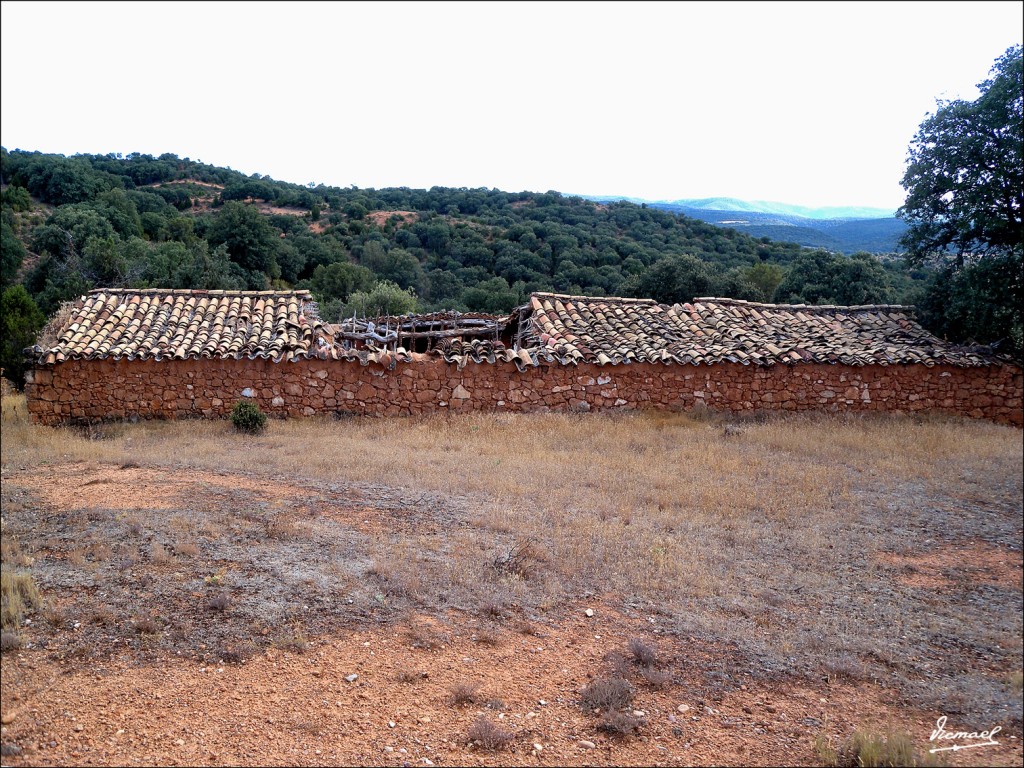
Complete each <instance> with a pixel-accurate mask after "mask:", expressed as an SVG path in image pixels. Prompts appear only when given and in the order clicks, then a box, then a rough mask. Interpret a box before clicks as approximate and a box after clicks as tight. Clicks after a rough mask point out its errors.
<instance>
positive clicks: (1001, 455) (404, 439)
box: [3, 397, 1021, 596]
mask: <svg viewBox="0 0 1024 768" xmlns="http://www.w3.org/2000/svg"><path fill="white" fill-rule="evenodd" d="M723 426H724V424H723V421H722V420H721V419H719V418H716V417H713V416H712V417H708V416H705V417H695V416H690V415H684V414H666V413H637V414H620V415H583V416H581V415H573V414H533V415H512V414H469V415H461V416H448V415H434V416H429V417H423V418H399V419H358V418H357V419H349V420H342V421H335V420H330V419H314V420H292V421H272V422H271V423H270V427H269V430H268V432H267V434H266V435H264V436H261V437H252V436H246V435H241V434H238V433H236V432H234V431H233V430H232V429H231V427H230V424H229V423H228V422H226V421H215V422H209V421H184V422H163V423H161V422H146V423H140V424H135V425H117V426H114V427H107V428H105V429H99V430H93V431H92V432H91V433H87V432H86V431H83V430H76V429H70V428H61V429H53V428H44V427H38V426H35V425H32V424H30V423H29V422H28V421H27V419H26V416H25V405H24V400H23V398H21V397H8V398H5V399H4V403H3V432H4V440H3V462H4V463H5V464H29V465H31V464H45V463H48V462H69V461H85V462H114V463H122V464H124V463H131V464H136V463H138V464H143V465H147V466H166V467H172V468H173V467H193V468H203V469H213V470H228V471H237V472H247V471H250V470H251V469H252V468H253V467H258V470H259V471H260V472H261V473H269V474H275V475H290V476H299V477H311V478H318V479H323V480H329V481H350V482H362V483H384V484H387V485H389V486H401V487H406V488H409V489H420V490H424V491H431V492H438V493H443V494H450V495H456V496H464V497H465V496H468V497H471V498H473V499H475V500H478V501H479V503H478V504H477V505H476V509H477V510H478V519H477V520H475V521H474V523H475V526H474V528H472V529H469V530H462V531H453V532H451V535H450V537H449V541H448V542H446V545H445V546H444V550H445V551H447V552H451V551H458V550H459V548H460V547H467V548H469V549H470V550H472V551H478V550H479V549H480V547H481V546H482V544H483V540H484V539H485V538H486V535H490V536H491V537H492V538H493V536H494V535H500V534H509V535H514V536H515V537H516V538H517V539H519V540H527V539H529V540H533V541H536V542H539V552H540V554H541V556H543V557H544V558H545V559H546V560H547V561H548V562H549V563H550V564H551V567H552V568H554V569H555V570H556V571H557V570H559V569H561V570H563V571H565V573H563V574H562V575H563V576H565V577H569V576H570V575H571V576H572V577H574V578H575V579H580V578H582V579H583V580H584V581H585V580H586V579H588V578H590V577H592V576H594V575H595V574H598V573H600V574H601V578H602V581H603V582H604V586H605V587H607V588H610V589H613V590H616V591H622V592H629V593H640V594H652V593H654V594H662V595H664V594H668V593H672V592H677V591H678V590H680V589H682V590H684V591H685V592H686V593H687V594H689V595H695V596H707V595H723V596H724V595H728V594H729V590H731V589H732V588H733V587H734V585H733V584H732V583H731V582H730V580H729V579H726V578H723V576H724V572H725V570H727V569H729V568H732V567H733V563H732V562H731V561H730V557H729V556H728V552H729V551H731V550H737V551H752V550H755V549H756V548H757V544H758V542H759V539H760V538H761V537H762V536H764V534H765V525H766V524H768V523H771V524H774V525H776V526H777V525H779V524H784V525H785V526H786V527H799V528H800V529H802V535H801V540H800V542H799V543H800V548H801V550H802V551H813V550H815V549H817V548H821V549H824V548H825V547H827V546H828V541H827V538H828V535H829V529H830V525H831V524H834V523H837V521H838V520H839V519H840V518H841V517H843V516H848V515H849V514H850V510H851V507H855V506H856V504H857V503H858V502H857V498H856V497H857V496H858V494H859V493H861V492H863V491H864V489H865V488H867V489H885V488H887V487H889V486H892V485H893V484H911V485H920V486H922V487H925V488H927V487H929V486H933V485H942V484H945V483H948V482H950V481H952V480H955V481H957V482H958V483H960V485H963V486H965V487H966V488H967V489H968V490H969V486H970V483H971V482H972V479H973V480H978V479H979V478H991V477H992V476H994V475H995V476H998V477H1000V478H1007V477H1010V478H1012V477H1017V478H1018V480H1017V481H1016V489H1017V493H1018V494H1019V488H1020V482H1019V477H1020V466H1021V451H1020V432H1019V430H1016V429H1013V428H1009V427H1002V426H997V425H994V424H989V423H985V422H977V421H961V420H920V419H916V420H915V419H909V418H842V417H831V416H827V415H811V416H789V417H781V416H780V417H776V418H770V419H765V420H761V421H749V422H744V423H741V424H739V425H738V429H730V430H725V429H724V428H723ZM97 435H98V436H99V437H100V439H97ZM1006 482H1010V483H1012V482H1014V481H1012V480H1008V481H1006ZM852 485H856V486H857V487H858V488H859V491H858V492H857V493H854V492H853V491H852V490H851V486H852ZM275 524H276V525H279V526H292V527H294V526H293V524H292V523H291V521H288V520H285V519H280V520H279V522H278V523H275ZM282 531H283V528H282ZM481 532H485V533H486V535H485V536H482V535H481ZM487 532H489V533H487ZM405 546H407V547H408V548H409V550H410V551H409V552H407V553H405V554H406V556H396V557H395V558H394V561H393V562H392V563H391V564H389V567H388V570H389V573H391V575H392V577H393V578H398V579H404V580H405V581H407V582H408V586H409V588H410V589H412V590H414V591H418V589H419V588H420V587H421V586H423V588H426V587H425V586H424V585H421V582H422V581H423V580H424V579H427V578H429V575H427V574H425V573H424V572H423V570H422V568H421V561H422V560H423V558H424V557H430V556H432V550H437V549H438V547H440V546H441V545H440V544H439V543H438V542H437V541H435V540H430V541H425V540H421V539H416V538H411V539H409V540H408V541H407V543H406V545H405ZM392 549H393V548H392ZM398 554H399V553H396V555H398ZM433 554H436V552H434V553H433ZM749 567H751V568H752V569H753V571H754V572H756V571H757V566H756V564H752V565H751V566H749ZM786 567H788V568H791V569H792V573H788V574H785V573H784V574H782V575H781V577H786V576H789V577H792V578H795V579H798V580H799V577H800V574H799V570H800V568H799V566H798V565H796V564H793V565H790V566H785V567H783V570H786ZM773 569H774V571H775V572H776V575H777V576H778V575H779V574H778V573H777V572H778V571H779V569H780V565H779V564H778V563H776V564H773ZM454 570H455V571H456V572H455V573H452V574H451V577H452V578H456V579H459V578H460V574H459V573H457V571H458V570H459V569H458V568H455V569H454ZM570 572H571V573H570ZM476 577H477V574H475V573H474V574H473V575H472V576H470V575H468V574H467V575H465V576H464V577H463V578H466V579H475V578H476Z"/></svg>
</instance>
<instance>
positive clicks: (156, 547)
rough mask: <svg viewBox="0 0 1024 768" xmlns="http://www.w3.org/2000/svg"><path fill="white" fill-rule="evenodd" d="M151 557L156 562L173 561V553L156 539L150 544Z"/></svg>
mask: <svg viewBox="0 0 1024 768" xmlns="http://www.w3.org/2000/svg"><path fill="white" fill-rule="evenodd" d="M149 559H150V560H152V561H153V562H154V563H167V562H170V561H171V553H170V552H168V551H167V548H166V547H165V546H164V545H163V544H161V543H159V542H157V541H154V542H153V543H152V544H150V545H149Z"/></svg>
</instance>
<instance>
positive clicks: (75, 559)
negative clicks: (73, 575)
mask: <svg viewBox="0 0 1024 768" xmlns="http://www.w3.org/2000/svg"><path fill="white" fill-rule="evenodd" d="M68 562H69V563H71V565H73V566H75V567H79V568H80V567H81V566H83V565H85V550H83V549H82V548H81V547H75V549H73V550H71V551H70V552H68Z"/></svg>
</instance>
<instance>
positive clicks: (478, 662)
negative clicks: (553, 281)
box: [0, 398, 1024, 766]
mask: <svg viewBox="0 0 1024 768" xmlns="http://www.w3.org/2000/svg"><path fill="white" fill-rule="evenodd" d="M11 403H14V405H13V407H12V406H11ZM22 407H23V404H22ZM741 429H742V433H741V434H740V435H739V437H736V434H735V431H734V432H732V433H723V431H722V428H721V424H719V423H717V422H713V421H712V422H709V423H701V422H689V421H686V420H666V419H664V418H662V417H646V416H643V417H640V416H638V417H636V418H635V419H633V420H616V419H611V418H609V419H603V418H593V419H587V420H579V419H568V418H564V419H563V418H562V417H556V416H554V415H547V416H538V417H536V418H534V417H522V418H512V419H509V418H508V417H498V416H475V417H466V418H464V419H451V420H448V421H440V420H413V419H407V420H390V421H386V420H358V419H357V420H349V421H344V422H333V423H332V422H329V421H327V422H321V421H315V422H277V423H273V424H272V425H271V429H270V431H269V432H268V434H267V435H266V436H264V437H259V438H251V437H244V436H239V435H235V434H232V433H231V431H230V429H229V427H228V426H227V425H225V424H223V423H214V424H209V423H194V424H179V425H174V424H167V425H143V424H140V425H111V426H109V427H107V428H105V429H104V428H98V429H96V430H91V431H89V432H88V433H79V432H75V431H73V430H49V429H42V428H38V427H34V426H31V425H28V424H27V423H26V422H25V421H24V419H23V417H22V416H19V415H18V411H17V402H16V400H15V399H13V398H8V399H5V411H4V424H3V430H4V431H3V451H4V456H3V465H2V470H0V481H2V482H0V490H2V502H3V546H4V553H3V562H4V568H5V571H7V570H8V569H10V572H19V573H27V574H30V575H31V576H32V577H33V579H34V582H35V584H36V585H37V586H38V588H39V592H40V596H41V599H40V602H39V605H38V606H37V607H36V609H35V610H28V611H27V612H26V614H25V618H24V619H23V621H22V622H21V626H19V627H18V628H17V637H18V643H17V644H16V645H15V644H13V643H12V644H11V645H10V646H9V647H8V646H7V643H6V638H7V637H10V636H12V634H13V633H9V632H5V651H4V653H3V656H2V662H0V670H2V679H3V680H2V682H3V685H2V691H0V710H2V718H3V730H2V744H3V747H4V757H3V764H4V765H11V766H19V765H84V764H88V765H194V764H209V765H267V764H274V765H285V764H286V765H324V764H335V765H337V764H346V765H347V764H362V765H446V764H450V765H474V764H480V765H814V764H821V763H822V762H823V759H824V758H823V755H824V754H825V752H823V746H827V745H829V744H831V745H838V744H840V743H841V742H842V741H843V740H844V739H845V738H846V737H847V736H849V735H850V734H851V733H852V732H853V731H854V730H858V729H860V730H863V729H871V730H874V731H877V732H881V733H886V732H899V733H904V734H907V735H909V736H910V738H911V739H912V740H913V742H914V744H915V746H916V747H917V748H918V750H919V753H920V754H922V755H925V754H926V751H927V749H928V747H929V746H934V745H933V744H931V743H930V742H929V740H928V736H929V734H930V732H931V731H932V730H933V729H934V728H935V725H936V719H937V718H938V717H939V716H940V715H942V714H946V715H948V716H949V727H950V729H952V728H954V727H955V728H956V729H957V730H968V729H971V730H974V729H983V728H986V727H991V726H994V725H997V724H998V725H1000V726H1001V728H1002V732H1001V733H1000V734H999V736H998V737H997V738H998V741H999V742H1000V743H999V746H997V747H985V748H982V749H969V750H964V751H961V752H957V753H955V754H952V753H946V757H947V759H948V761H949V763H950V764H953V765H1020V764H1021V762H1022V760H1024V751H1022V748H1021V715H1020V713H1021V701H1020V699H1021V690H1020V680H1019V670H1020V667H1021V618H1020V611H1021V599H1022V557H1021V500H1020V493H1021V480H1020V469H1021V446H1020V433H1019V431H1014V430H1010V429H1006V428H999V427H993V426H991V425H974V424H966V425H965V424H961V423H955V424H948V425H943V424H916V425H915V424H914V423H912V422H906V421H896V422H888V423H879V424H875V425H873V424H868V425H864V424H854V425H846V426H844V425H842V424H836V423H830V422H827V421H810V422H796V423H794V422H782V423H778V424H776V423H773V422H769V423H764V424H745V425H741ZM858 430H861V432H858ZM794 431H799V432H801V435H800V437H799V438H798V439H794V438H793V437H792V434H793V433H794ZM726 434H731V435H732V436H731V437H726V436H725V435H726ZM530 439H532V440H534V441H536V443H537V446H538V447H536V448H535V449H534V450H533V452H531V451H529V450H524V448H523V446H524V444H525V443H526V442H527V441H528V440H530ZM606 439H607V445H606V444H605V443H604V442H603V441H605V440H606ZM560 440H561V441H564V442H563V443H562V444H561V445H559V441H560ZM909 440H914V441H916V443H917V444H918V448H917V449H916V450H919V451H921V455H924V454H925V453H927V454H929V455H933V456H934V459H933V464H932V465H929V464H928V461H927V460H923V459H921V458H920V456H918V455H908V456H906V457H905V458H906V459H907V460H906V461H905V462H904V461H902V460H901V459H899V457H898V456H897V455H896V453H899V449H897V450H896V451H895V453H894V449H893V446H898V445H900V444H901V443H904V442H906V441H909ZM659 441H660V442H659ZM510 444H511V445H513V446H515V450H510V449H509V445H510ZM809 444H810V445H809ZM814 444H816V446H815V445H814ZM826 444H827V445H828V446H831V447H828V448H826V447H825V446H826ZM353 446H359V449H358V450H355V449H354V448H353ZM568 446H573V447H574V450H572V451H567V450H566V448H567V447H568ZM659 446H660V447H659ZM428 449H432V450H433V451H435V452H436V453H433V454H429V451H428ZM691 450H692V451H693V453H692V454H685V458H686V461H685V462H684V461H683V458H684V453H685V452H686V451H691ZM833 450H834V451H837V452H836V453H835V454H830V455H825V454H829V453H830V451H833ZM905 450H906V451H908V452H911V451H910V449H909V448H908V449H905ZM548 451H551V453H548ZM624 451H625V453H624ZM606 452H607V458H608V459H609V460H615V461H617V462H618V463H619V466H621V468H622V470H623V475H620V476H618V477H615V476H614V475H613V474H612V473H610V472H609V471H608V469H607V467H603V466H602V465H601V462H602V457H604V456H605V453H606ZM314 454H315V456H316V457H317V458H318V461H313V460H312V459H313V456H314ZM627 454H628V456H633V457H635V458H636V463H635V464H634V463H633V461H634V459H633V458H627ZM495 457H497V458H495ZM559 457H564V461H565V464H564V465H559V462H560V461H562V460H563V459H562V458H559ZM701 457H704V460H706V461H708V462H709V464H708V466H704V467H696V468H695V465H697V464H699V463H700V461H701ZM293 462H294V463H293ZM495 462H498V463H499V464H501V463H505V464H508V465H511V466H509V468H508V469H507V470H506V471H507V472H508V473H509V477H510V480H511V481H514V483H513V484H512V485H509V486H504V485H501V483H502V482H504V479H503V478H498V479H487V478H485V477H482V474H481V473H483V472H484V470H483V469H482V468H483V467H485V466H487V465H491V464H494V463H495ZM517 462H518V463H517ZM794 462H795V463H794ZM659 463H665V464H669V465H670V467H669V469H670V470H671V472H670V473H669V474H661V473H662V472H663V469H659V468H658V467H657V466H653V465H657V464H659ZM712 465H713V466H712ZM467 466H470V467H472V468H474V469H467ZM524 467H532V468H533V469H532V473H531V472H528V471H524V470H523V468H524ZM566 467H569V468H575V469H574V470H573V474H572V476H571V477H570V478H569V479H566V471H567V470H566ZM714 467H718V468H717V469H716V468H714ZM797 467H799V469H800V471H801V475H800V477H802V478H804V479H803V480H801V479H798V476H797V475H796V469H797ZM882 469H885V470H886V473H885V477H884V478H883V477H881V476H880V471H881V470H882ZM819 470H820V471H821V473H820V474H819ZM546 472H551V473H552V475H551V477H550V478H545V473H546ZM718 472H726V473H727V475H728V477H729V481H728V485H731V486H732V489H730V488H725V489H722V488H720V487H718V484H719V483H720V481H721V480H722V478H721V477H719V476H718V474H716V473H718ZM773 472H778V473H779V474H777V475H776V474H772V473H773ZM627 473H628V474H630V475H631V476H632V477H633V480H634V481H636V485H635V487H633V488H632V489H631V487H630V486H629V483H628V482H627V480H626V478H625V474H627ZM644 473H647V474H644ZM687 473H693V474H690V476H688V477H682V476H683V475H687ZM748 475H749V477H748ZM382 476H386V477H387V478H388V479H389V482H387V483H383V482H381V480H380V478H381V477H382ZM558 478H561V481H559V480H558ZM702 480H703V485H702V482H701V481H702ZM748 480H749V481H750V482H751V483H753V486H751V487H760V489H761V490H760V491H759V492H754V491H752V490H751V487H748V486H747V485H746V483H747V481H748ZM673 482H678V483H679V484H678V485H672V483H673ZM708 483H710V485H709V484H708ZM723 484H724V483H723ZM563 486H565V487H564V488H563ZM659 486H663V487H659ZM695 486H701V487H700V488H696V487H695ZM769 486H770V487H769ZM779 488H785V493H782V494H780V495H778V496H773V493H774V491H773V490H772V489H779ZM563 491H564V493H563ZM695 493H701V494H712V495H710V496H707V495H705V496H701V497H700V498H701V499H703V501H700V500H698V499H697V497H696V496H694V497H692V498H691V497H688V496H687V494H695ZM720 493H724V494H727V495H726V496H718V495H715V494H720ZM660 494H664V495H660ZM728 494H734V495H728ZM754 496H756V497H757V498H756V500H754V499H753V497H754ZM606 499H607V506H606V507H605V506H602V505H603V504H605V503H606V502H605V500H606ZM644 499H647V501H646V504H647V505H648V508H647V509H646V510H645V509H644V508H642V505H643V504H644V503H645V502H644V501H643V500H644ZM672 499H676V500H678V501H679V502H680V503H681V505H682V506H681V508H679V509H673V508H671V500H672ZM743 499H747V500H749V501H748V502H746V501H742V500H743ZM741 503H750V504H751V505H752V507H751V509H739V505H740V504H741ZM624 504H625V505H626V507H628V508H629V509H628V510H625V511H624V508H623V505H624ZM719 504H726V505H727V507H728V509H727V508H726V507H716V505H719ZM776 507H778V508H776ZM659 509H660V510H661V511H660V512H659ZM753 509H757V510H760V512H753V511H751V510H753ZM754 515H758V517H757V519H756V520H755V523H756V524H754V525H750V526H749V527H748V524H747V520H748V518H750V517H752V516H754ZM716 521H717V522H716ZM691 524H692V525H693V526H695V527H690V526H691ZM712 528H714V530H709V529H712ZM545 532H546V533H545ZM588 537H589V538H588ZM677 537H678V538H679V539H680V541H679V542H678V544H679V547H678V548H676V538H677ZM581 545H582V546H581ZM659 548H660V550H661V551H659ZM606 550H607V551H606ZM686 562H692V563H695V564H696V565H694V569H695V570H687V569H686V567H684V566H685V564H686ZM698 566H699V568H698ZM645 574H646V575H645ZM5 626H6V625H5ZM1015 673H1016V677H1014V675H1015ZM611 679H621V680H625V681H626V683H627V685H626V686H625V689H626V690H627V691H628V694H627V699H628V700H627V701H624V702H621V706H620V707H619V709H621V712H622V715H623V716H624V717H625V718H627V719H626V720H620V721H618V725H617V727H615V722H614V721H608V720H607V719H605V718H606V717H607V715H608V708H607V707H604V708H602V709H603V711H597V712H594V711H593V708H592V707H590V708H588V707H587V706H586V705H587V703H588V702H591V703H593V701H594V700H593V699H591V698H589V694H588V686H590V689H589V690H590V691H593V690H594V689H595V684H597V683H599V682H602V681H608V680H611ZM629 695H631V698H630V697H629ZM481 718H482V719H484V720H485V721H486V722H487V723H488V724H490V726H491V727H492V733H497V734H498V735H499V736H500V735H501V732H502V731H503V732H504V733H505V734H506V735H507V741H505V740H502V739H498V740H497V741H498V742H501V743H500V744H498V747H497V748H496V749H494V750H493V751H491V750H488V749H486V748H485V746H484V745H483V744H481V743H476V742H475V741H474V739H473V738H472V737H473V736H474V735H477V736H479V735H480V733H481V731H474V728H477V729H479V728H480V726H479V725H476V724H477V723H478V721H479V720H480V719H481ZM483 733H485V734H486V731H483ZM477 741H481V739H477Z"/></svg>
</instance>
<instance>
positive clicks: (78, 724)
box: [75, 723, 85, 733]
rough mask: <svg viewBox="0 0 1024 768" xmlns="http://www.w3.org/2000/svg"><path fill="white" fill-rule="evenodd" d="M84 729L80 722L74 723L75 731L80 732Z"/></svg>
mask: <svg viewBox="0 0 1024 768" xmlns="http://www.w3.org/2000/svg"><path fill="white" fill-rule="evenodd" d="M84 730H85V726H84V725H82V724H81V723H75V731H76V732H78V733H81V732H82V731H84Z"/></svg>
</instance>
